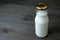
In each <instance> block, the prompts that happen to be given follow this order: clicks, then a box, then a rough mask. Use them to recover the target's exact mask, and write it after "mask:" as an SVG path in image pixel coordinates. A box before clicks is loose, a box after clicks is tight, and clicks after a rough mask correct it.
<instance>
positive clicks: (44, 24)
mask: <svg viewBox="0 0 60 40" xmlns="http://www.w3.org/2000/svg"><path fill="white" fill-rule="evenodd" d="M47 14H48V11H47V10H36V17H35V34H36V36H38V37H45V36H47V34H48V21H49V19H48V15H47Z"/></svg>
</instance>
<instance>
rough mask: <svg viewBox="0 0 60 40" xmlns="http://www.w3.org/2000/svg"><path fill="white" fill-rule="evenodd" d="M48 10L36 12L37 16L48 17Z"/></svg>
mask: <svg viewBox="0 0 60 40" xmlns="http://www.w3.org/2000/svg"><path fill="white" fill-rule="evenodd" d="M47 14H48V11H47V10H36V16H47Z"/></svg>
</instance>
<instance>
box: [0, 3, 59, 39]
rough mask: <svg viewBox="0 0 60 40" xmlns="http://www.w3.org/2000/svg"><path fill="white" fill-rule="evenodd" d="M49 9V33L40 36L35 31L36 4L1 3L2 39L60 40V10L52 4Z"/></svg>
mask: <svg viewBox="0 0 60 40" xmlns="http://www.w3.org/2000/svg"><path fill="white" fill-rule="evenodd" d="M54 7H55V6H54ZM48 11H49V14H48V16H49V20H50V21H49V34H48V36H47V37H46V38H38V37H37V36H36V35H35V33H34V18H35V6H29V5H17V4H5V5H1V6H0V40H60V10H58V8H57V9H54V8H53V6H52V7H51V8H49V10H48Z"/></svg>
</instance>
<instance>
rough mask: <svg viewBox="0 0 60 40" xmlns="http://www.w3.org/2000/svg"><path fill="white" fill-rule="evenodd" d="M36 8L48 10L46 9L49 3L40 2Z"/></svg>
mask: <svg viewBox="0 0 60 40" xmlns="http://www.w3.org/2000/svg"><path fill="white" fill-rule="evenodd" d="M36 8H37V9H38V10H46V9H47V8H48V5H47V4H46V3H38V4H37V5H36Z"/></svg>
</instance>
